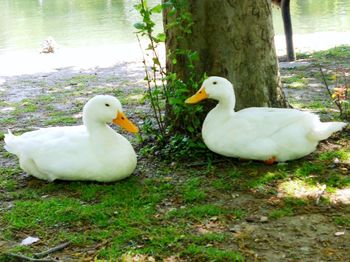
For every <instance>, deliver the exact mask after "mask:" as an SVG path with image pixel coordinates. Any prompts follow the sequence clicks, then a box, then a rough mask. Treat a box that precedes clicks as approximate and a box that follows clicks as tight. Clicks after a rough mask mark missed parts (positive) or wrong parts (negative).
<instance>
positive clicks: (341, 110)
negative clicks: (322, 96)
mask: <svg viewBox="0 0 350 262" xmlns="http://www.w3.org/2000/svg"><path fill="white" fill-rule="evenodd" d="M320 72H321V76H322V79H323V82H324V84H325V86H326V89H327V92H328V94H329V96H330V97H331V99H332V92H331V90H330V89H329V86H328V83H327V80H326V77H325V75H324V73H323V70H322V67H321V66H320ZM333 101H334V103H335V105H336V106H337V107H338V109H339V113H340V115H341V116H342V115H343V109H342V106H341V104H340V103H339V102H338V101H337V100H333Z"/></svg>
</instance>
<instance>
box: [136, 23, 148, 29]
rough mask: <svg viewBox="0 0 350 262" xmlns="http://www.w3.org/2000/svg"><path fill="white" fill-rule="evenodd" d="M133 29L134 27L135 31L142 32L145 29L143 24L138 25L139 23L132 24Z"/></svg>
mask: <svg viewBox="0 0 350 262" xmlns="http://www.w3.org/2000/svg"><path fill="white" fill-rule="evenodd" d="M134 27H135V28H136V29H139V30H144V29H145V28H146V27H145V25H144V23H140V22H138V23H135V24H134Z"/></svg>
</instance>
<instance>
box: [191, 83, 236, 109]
mask: <svg viewBox="0 0 350 262" xmlns="http://www.w3.org/2000/svg"><path fill="white" fill-rule="evenodd" d="M207 98H211V99H215V100H218V101H222V100H224V99H226V98H231V99H232V98H233V99H234V94H233V86H232V84H231V82H230V81H228V80H227V79H225V78H223V77H218V76H211V77H209V78H208V79H206V80H205V81H204V82H203V84H202V87H201V88H200V89H199V90H198V91H197V93H196V94H194V95H193V96H191V97H189V98H187V99H186V101H185V103H187V104H195V103H198V102H200V101H202V100H204V99H207Z"/></svg>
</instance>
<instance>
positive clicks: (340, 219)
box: [334, 215, 350, 227]
mask: <svg viewBox="0 0 350 262" xmlns="http://www.w3.org/2000/svg"><path fill="white" fill-rule="evenodd" d="M334 222H335V224H336V225H339V226H345V227H349V226H350V216H349V215H344V216H337V217H335V218H334Z"/></svg>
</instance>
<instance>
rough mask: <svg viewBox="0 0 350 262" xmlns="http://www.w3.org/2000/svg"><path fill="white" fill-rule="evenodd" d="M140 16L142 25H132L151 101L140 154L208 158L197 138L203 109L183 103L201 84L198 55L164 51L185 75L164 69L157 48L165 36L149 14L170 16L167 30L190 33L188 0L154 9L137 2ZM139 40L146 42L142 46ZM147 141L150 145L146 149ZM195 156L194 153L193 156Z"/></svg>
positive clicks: (139, 23)
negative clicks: (182, 67) (180, 65)
mask: <svg viewBox="0 0 350 262" xmlns="http://www.w3.org/2000/svg"><path fill="white" fill-rule="evenodd" d="M135 8H136V10H138V12H139V13H140V15H141V17H142V22H138V23H136V24H135V25H134V27H135V28H136V29H137V32H136V35H137V38H138V42H139V45H140V48H141V50H142V51H143V64H144V69H145V80H146V83H147V96H146V98H147V99H148V101H149V102H150V105H151V108H152V113H153V119H152V120H147V121H145V124H144V126H143V131H144V133H145V134H146V135H147V136H148V140H147V142H148V146H147V148H145V149H144V150H143V152H147V153H152V152H155V151H157V152H160V153H161V155H162V156H163V157H164V158H188V157H189V156H190V155H191V156H194V157H202V156H203V154H204V155H206V156H208V155H209V154H208V152H209V151H208V150H207V149H206V147H205V145H204V144H203V142H202V140H201V138H200V137H199V134H200V128H201V120H200V119H199V118H198V113H200V112H202V111H203V108H202V106H200V105H198V106H191V107H189V106H187V105H185V103H184V101H185V100H186V98H187V97H188V96H189V95H190V94H192V93H194V91H195V90H197V89H198V88H199V86H198V82H202V80H203V79H204V78H205V77H206V76H205V75H203V76H202V79H201V81H196V79H197V78H198V76H197V73H196V71H195V63H196V62H197V61H198V60H199V56H198V53H197V52H194V51H191V50H188V49H176V50H167V62H168V63H173V64H176V63H177V62H178V61H179V59H181V60H182V61H186V69H187V72H188V75H187V76H186V79H180V78H179V77H178V75H177V74H176V73H174V72H169V71H167V70H166V65H164V64H163V62H162V60H161V59H160V54H159V49H158V48H159V45H160V43H163V42H165V40H166V35H165V34H164V33H158V34H156V33H155V29H154V27H155V22H154V21H153V20H152V15H154V14H157V13H161V12H162V11H166V12H167V14H168V17H172V19H171V22H169V23H167V24H166V26H167V29H169V28H174V27H176V29H177V30H180V31H181V32H182V33H184V34H191V27H192V25H193V21H192V18H191V15H190V13H189V12H188V11H187V10H188V3H187V1H183V0H168V1H166V2H164V3H162V4H158V5H156V6H154V7H149V6H148V5H147V1H146V0H140V3H139V4H137V5H136V6H135ZM141 37H144V38H146V39H147V46H146V47H144V46H143V45H144V44H143V42H142V41H141ZM179 37H180V36H179ZM149 142H153V145H152V146H149V144H150V143H149ZM194 153H195V154H194Z"/></svg>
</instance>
